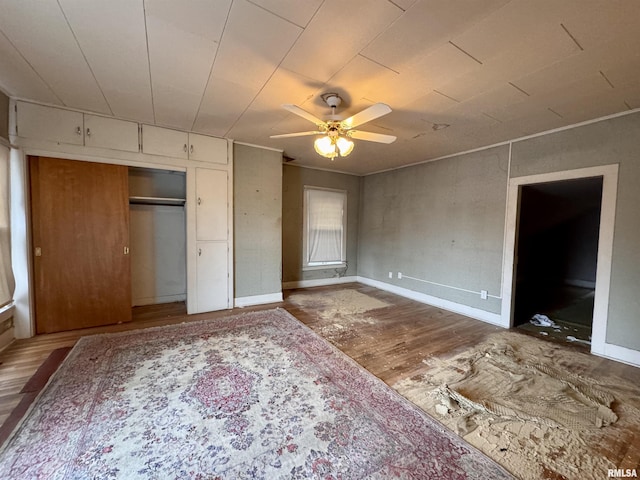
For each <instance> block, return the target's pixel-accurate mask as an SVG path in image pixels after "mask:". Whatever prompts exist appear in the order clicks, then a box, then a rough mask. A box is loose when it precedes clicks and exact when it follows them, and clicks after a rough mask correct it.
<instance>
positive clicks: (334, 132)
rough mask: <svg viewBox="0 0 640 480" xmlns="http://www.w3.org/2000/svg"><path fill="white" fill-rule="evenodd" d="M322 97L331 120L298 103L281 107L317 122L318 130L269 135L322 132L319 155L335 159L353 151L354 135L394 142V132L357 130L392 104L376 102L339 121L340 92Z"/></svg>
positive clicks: (388, 109) (278, 136)
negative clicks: (322, 118) (329, 111)
mask: <svg viewBox="0 0 640 480" xmlns="http://www.w3.org/2000/svg"><path fill="white" fill-rule="evenodd" d="M322 99H323V100H324V101H325V103H326V104H327V105H329V107H331V115H330V117H329V120H326V121H325V120H320V119H319V118H317V117H316V116H315V115H313V114H311V113H309V112H307V111H306V110H303V109H302V108H300V107H298V106H297V105H291V104H286V105H282V108H284V109H286V110H288V111H290V112H291V113H295V114H296V115H298V116H300V117H302V118H304V119H305V120H309V121H310V122H312V123H315V125H316V127H318V129H317V130H311V131H308V132H296V133H284V134H282V135H271V137H270V138H289V137H303V136H307V135H322V136H321V137H320V138H318V139H316V141H315V142H314V144H313V146H314V148H315V150H316V152H318V153H319V154H320V155H322V156H323V157H327V158H330V159H331V160H333V159H334V158H335V157H337V156H338V155H340V156H341V157H346V156H347V155H349V154H350V153H351V151H352V150H353V146H354V144H353V141H352V140H351V139H352V138H355V139H356V140H366V141H368V142H378V143H393V142H395V141H396V138H397V137H395V136H393V135H383V134H381V133H373V132H363V131H361V130H354V129H355V128H356V127H359V126H360V125H362V124H363V123H367V122H370V121H371V120H375V119H376V118H378V117H382V116H383V115H386V114H388V113H390V112H391V107H389V105H386V104H384V103H375V104H373V105H371V106H370V107H367V108H365V109H364V110H362V111H361V112H359V113H356V114H355V115H352V116H351V117H349V118H346V119H344V120H340V119H339V117H338V116H337V115H336V107H338V106H339V105H340V104H341V103H342V98H340V95H338V94H337V93H325V94H324V95H322Z"/></svg>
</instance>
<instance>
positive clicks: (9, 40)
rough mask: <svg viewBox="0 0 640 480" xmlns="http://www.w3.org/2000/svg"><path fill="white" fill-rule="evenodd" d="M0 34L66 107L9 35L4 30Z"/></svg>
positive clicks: (62, 103)
mask: <svg viewBox="0 0 640 480" xmlns="http://www.w3.org/2000/svg"><path fill="white" fill-rule="evenodd" d="M0 34H2V36H3V37H4V38H5V39H6V40H7V42H8V43H9V45H11V47H12V48H13V49H14V50H15V51H16V52H17V54H18V55H19V56H20V58H22V60H24V63H26V64H27V65H29V68H30V69H31V70H32V71H33V73H35V74H36V76H37V77H38V78H39V79H40V81H41V82H42V83H43V85H44V86H46V87H47V88H48V89H49V91H50V92H51V93H52V94H53V96H54V97H56V98H57V99H58V101H59V102H60V104H61V105H64V106H65V107H66V106H67V104H66V103H64V102H63V101H62V99H61V98H60V97H59V96H58V94H57V93H56V92H55V90H54V89H53V88H52V87H51V85H49V83H48V82H47V81H46V80H45V79H44V78H43V77H42V75H40V72H38V71H37V70H36V69H35V68H33V65H31V62H29V60H27V58H26V57H25V56H24V55H23V54H22V52H21V51H20V49H19V48H18V47H16V45H15V44H14V43H13V42H12V41H11V39H10V38H9V37H7V35H6V34H5V33H4V32H3V31H2V30H0Z"/></svg>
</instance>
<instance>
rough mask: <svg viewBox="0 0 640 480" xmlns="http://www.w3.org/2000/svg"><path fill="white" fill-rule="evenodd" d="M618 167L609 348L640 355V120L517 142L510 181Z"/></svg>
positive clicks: (624, 119)
mask: <svg viewBox="0 0 640 480" xmlns="http://www.w3.org/2000/svg"><path fill="white" fill-rule="evenodd" d="M610 164H618V165H619V178H618V196H617V201H616V214H615V226H614V240H613V256H612V259H611V260H612V270H611V292H610V295H609V315H608V322H607V337H606V341H607V343H611V344H614V345H619V346H622V347H626V348H630V349H633V350H640V295H638V290H639V288H640V213H638V212H640V187H639V185H640V114H639V113H635V114H631V115H625V116H622V117H617V118H613V119H610V120H605V121H602V122H597V123H592V124H590V125H585V126H582V127H577V128H572V129H569V130H564V131H561V132H557V133H553V134H549V135H544V136H540V137H535V138H531V139H528V140H523V141H520V142H515V143H514V144H513V150H512V159H511V176H512V177H522V176H528V175H535V174H541V173H550V172H558V171H564V170H573V169H577V168H583V167H594V166H599V165H610Z"/></svg>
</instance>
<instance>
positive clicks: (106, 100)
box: [56, 1, 114, 116]
mask: <svg viewBox="0 0 640 480" xmlns="http://www.w3.org/2000/svg"><path fill="white" fill-rule="evenodd" d="M56 3H57V4H58V8H59V9H60V12H61V13H62V16H63V17H64V21H65V22H66V23H67V27H69V31H70V32H71V35H73V39H74V40H75V42H76V45H77V46H78V50H80V54H81V55H82V58H84V61H85V63H86V64H87V68H88V69H89V71H90V72H91V76H92V77H93V80H94V81H95V82H96V85H97V86H98V90H100V94H101V95H102V98H103V99H104V103H106V104H107V108H108V109H109V112H110V113H111V115H112V116H113V115H114V113H113V109H112V108H111V104H110V103H109V100H108V99H107V96H106V95H105V94H104V91H103V90H102V85H100V82H99V81H98V79H97V77H96V74H95V73H94V71H93V68H91V64H90V63H89V60H88V59H87V56H86V55H85V53H84V50H82V45H80V42H79V41H78V37H77V36H76V32H75V31H74V30H73V27H72V26H71V23H69V18H67V14H66V12H65V11H64V8H62V5H60V2H59V1H56Z"/></svg>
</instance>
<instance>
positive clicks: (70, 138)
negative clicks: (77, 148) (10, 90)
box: [17, 102, 84, 145]
mask: <svg viewBox="0 0 640 480" xmlns="http://www.w3.org/2000/svg"><path fill="white" fill-rule="evenodd" d="M17 107H18V111H17V129H18V131H17V134H18V136H19V137H23V138H34V139H39V140H49V141H53V142H58V143H68V144H71V145H84V135H83V127H84V120H83V115H82V113H80V112H72V111H71V110H62V109H61V108H53V107H45V106H42V105H35V104H33V103H25V102H17Z"/></svg>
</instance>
